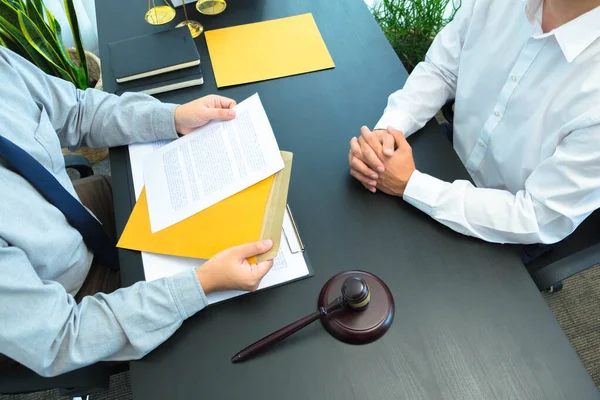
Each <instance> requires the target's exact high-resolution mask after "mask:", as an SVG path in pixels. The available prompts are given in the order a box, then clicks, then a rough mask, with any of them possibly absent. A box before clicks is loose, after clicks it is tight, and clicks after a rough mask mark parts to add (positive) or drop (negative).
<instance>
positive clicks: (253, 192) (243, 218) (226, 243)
mask: <svg viewBox="0 0 600 400" xmlns="http://www.w3.org/2000/svg"><path fill="white" fill-rule="evenodd" d="M281 156H282V158H283V160H284V163H285V167H284V169H283V170H281V171H279V172H278V173H276V174H275V175H273V176H270V177H269V178H267V179H265V180H263V181H261V182H258V183H257V184H255V185H252V186H250V187H249V188H247V189H245V190H242V191H241V192H239V193H236V194H234V195H233V196H231V197H228V198H226V199H224V200H222V201H220V202H218V203H216V204H215V205H213V206H211V207H209V208H207V209H205V210H203V211H201V212H199V213H197V214H195V215H193V216H191V217H189V218H186V219H185V220H183V221H181V222H178V223H177V224H175V225H172V226H170V227H168V228H165V229H163V230H160V231H158V232H156V233H152V231H151V230H150V215H149V213H148V200H147V197H146V191H145V189H144V190H142V193H141V194H140V197H139V199H138V201H137V203H136V204H135V207H134V208H133V211H132V212H131V215H130V216H129V221H127V225H126V226H125V229H124V231H123V234H122V235H121V238H120V239H119V243H118V244H117V247H120V248H124V249H130V250H138V251H147V252H150V253H159V254H169V255H175V256H182V257H193V258H203V259H208V258H211V257H212V256H214V255H215V254H217V253H219V252H220V251H222V250H225V249H228V248H230V247H233V246H237V245H240V244H244V243H249V242H254V241H256V240H260V239H272V240H273V249H272V250H271V251H272V252H274V253H273V254H272V257H274V256H275V254H276V253H277V250H278V249H279V238H280V237H281V227H282V220H283V212H284V210H285V204H286V200H287V192H288V187H289V182H290V172H291V168H292V153H288V152H285V151H282V152H281ZM282 204H283V205H282ZM279 214H281V215H279ZM273 225H278V226H273ZM270 236H274V237H273V238H271V237H270ZM276 239H277V240H276ZM269 255H271V253H269ZM272 257H268V258H272ZM263 259H267V258H265V257H261V258H259V261H261V260H263ZM248 261H249V262H251V263H252V262H255V258H254V257H253V258H252V259H250V260H248Z"/></svg>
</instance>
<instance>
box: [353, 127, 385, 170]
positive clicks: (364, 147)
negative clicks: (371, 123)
mask: <svg viewBox="0 0 600 400" xmlns="http://www.w3.org/2000/svg"><path fill="white" fill-rule="evenodd" d="M365 130H366V132H365ZM365 134H366V136H367V137H365ZM371 136H372V133H371V132H370V131H369V130H368V129H367V128H365V127H363V128H362V129H361V136H360V137H359V138H358V144H359V145H360V150H361V152H362V154H363V160H364V161H365V164H367V166H368V167H370V168H371V169H373V170H375V171H377V172H383V171H384V167H383V163H382V162H381V160H380V159H379V157H378V155H377V153H376V151H378V152H379V153H380V154H381V144H379V142H377V146H376V148H375V149H374V148H372V147H371V145H370V144H369V143H368V142H367V138H368V139H369V140H371V141H372V139H371Z"/></svg>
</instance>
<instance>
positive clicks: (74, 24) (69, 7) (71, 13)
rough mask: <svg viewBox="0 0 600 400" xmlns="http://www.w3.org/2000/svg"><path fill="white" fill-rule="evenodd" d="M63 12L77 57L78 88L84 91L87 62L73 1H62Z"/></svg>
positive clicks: (86, 79) (86, 80)
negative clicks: (71, 34)
mask: <svg viewBox="0 0 600 400" xmlns="http://www.w3.org/2000/svg"><path fill="white" fill-rule="evenodd" d="M64 4H65V12H66V14H67V19H68V20H69V25H71V32H72V33H73V39H74V41H75V48H76V49H77V57H78V58H79V65H80V66H81V67H80V73H79V74H78V75H79V76H78V81H79V84H78V87H79V88H80V89H86V88H87V86H88V69H87V61H86V59H85V50H84V49H83V42H82V41H81V35H80V32H79V22H78V21H77V13H76V12H75V6H74V5H73V0H64Z"/></svg>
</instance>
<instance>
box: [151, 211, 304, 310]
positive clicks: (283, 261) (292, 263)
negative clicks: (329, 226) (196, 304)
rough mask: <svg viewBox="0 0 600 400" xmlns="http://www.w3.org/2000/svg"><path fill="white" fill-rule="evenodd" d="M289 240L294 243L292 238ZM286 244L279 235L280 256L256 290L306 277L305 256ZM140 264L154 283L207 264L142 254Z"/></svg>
mask: <svg viewBox="0 0 600 400" xmlns="http://www.w3.org/2000/svg"><path fill="white" fill-rule="evenodd" d="M284 219H289V216H288V214H287V213H286V214H285V217H284ZM290 239H291V240H296V238H295V237H293V238H290ZM287 243H288V242H287V240H286V237H285V232H284V231H282V232H281V246H280V247H279V253H277V257H275V259H274V263H273V267H272V268H271V270H270V271H269V272H268V273H267V275H265V277H264V278H263V280H262V281H261V283H260V286H259V287H258V290H261V289H265V288H268V287H271V286H274V285H278V284H280V283H284V282H288V281H291V280H294V279H298V278H301V277H303V276H306V275H308V273H309V271H308V266H307V265H306V260H305V259H304V254H303V253H301V252H300V253H295V254H294V253H292V252H291V250H290V248H289V246H288V245H287ZM142 261H143V263H144V274H145V276H146V280H147V281H153V280H155V279H160V278H165V277H167V276H172V275H176V274H178V273H180V272H185V271H188V270H190V269H193V268H196V267H198V266H200V265H202V264H203V263H204V262H205V261H206V260H202V259H198V258H185V257H176V256H168V255H164V254H154V253H146V252H142ZM244 293H247V292H242V291H227V292H216V293H211V294H209V295H208V297H207V298H208V302H209V304H214V303H218V302H220V301H223V300H227V299H230V298H232V297H236V296H240V295H242V294H244Z"/></svg>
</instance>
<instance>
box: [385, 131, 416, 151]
mask: <svg viewBox="0 0 600 400" xmlns="http://www.w3.org/2000/svg"><path fill="white" fill-rule="evenodd" d="M387 130H388V132H389V133H390V135H392V136H393V137H394V141H395V142H396V146H398V148H399V149H406V148H409V149H410V145H409V144H408V142H407V141H406V138H405V137H404V133H402V132H401V131H399V130H398V129H395V128H392V127H391V126H388V127H387Z"/></svg>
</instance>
